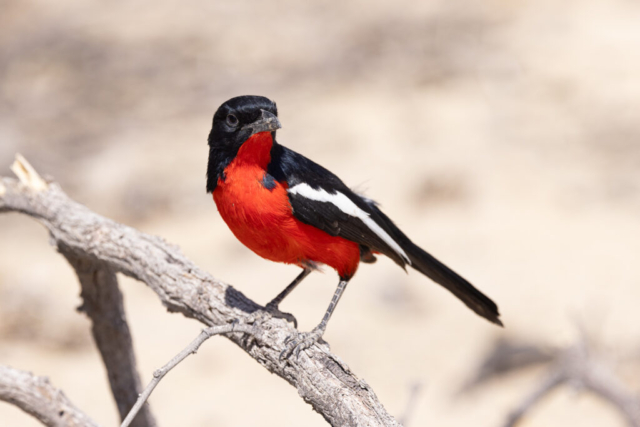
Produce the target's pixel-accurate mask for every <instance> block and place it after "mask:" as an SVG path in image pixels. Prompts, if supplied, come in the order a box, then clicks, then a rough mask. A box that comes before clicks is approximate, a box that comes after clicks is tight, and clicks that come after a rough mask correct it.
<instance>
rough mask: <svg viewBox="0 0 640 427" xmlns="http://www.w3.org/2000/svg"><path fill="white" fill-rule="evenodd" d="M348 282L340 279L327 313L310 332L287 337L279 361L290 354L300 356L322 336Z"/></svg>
mask: <svg viewBox="0 0 640 427" xmlns="http://www.w3.org/2000/svg"><path fill="white" fill-rule="evenodd" d="M347 283H349V281H348V280H345V279H342V278H341V279H340V283H338V287H337V288H336V292H335V293H334V294H333V298H332V299H331V303H330V304H329V307H327V311H326V312H325V313H324V317H323V318H322V321H321V322H320V323H319V324H318V326H316V327H315V328H313V330H312V331H311V332H304V333H300V334H297V335H295V336H294V335H291V336H289V337H287V339H286V340H285V341H284V342H285V349H284V350H283V351H282V353H280V359H283V358H286V357H289V356H290V355H291V354H295V355H296V357H298V356H299V355H300V352H301V351H303V350H305V349H307V348H309V347H311V346H312V345H313V344H315V343H316V342H317V341H318V340H319V339H320V338H322V335H323V334H324V331H325V329H327V323H329V319H330V318H331V314H333V310H335V308H336V305H337V304H338V301H340V297H341V296H342V294H343V293H344V290H345V288H346V287H347Z"/></svg>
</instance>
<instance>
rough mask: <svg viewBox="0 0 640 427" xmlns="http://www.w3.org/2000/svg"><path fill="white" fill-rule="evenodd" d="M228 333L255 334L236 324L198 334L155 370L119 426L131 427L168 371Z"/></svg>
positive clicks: (252, 329) (216, 327)
mask: <svg viewBox="0 0 640 427" xmlns="http://www.w3.org/2000/svg"><path fill="white" fill-rule="evenodd" d="M230 332H244V333H245V334H251V335H252V336H253V335H254V333H255V330H254V328H252V327H250V326H247V325H238V324H236V323H232V324H230V325H222V326H212V327H210V328H207V329H205V330H203V331H202V332H200V334H199V335H198V337H197V338H196V339H195V340H193V341H191V343H190V344H189V345H188V346H186V347H185V348H184V350H182V351H181V352H180V353H178V354H177V355H176V356H175V357H173V358H172V359H171V360H170V361H169V362H167V364H166V365H164V366H163V367H162V368H160V369H158V370H156V371H155V372H154V373H153V379H152V380H151V382H149V385H147V387H146V388H145V389H144V391H143V392H142V393H141V394H140V396H139V397H138V401H137V402H136V404H135V405H134V406H133V408H131V412H129V414H128V415H127V417H126V418H125V419H124V421H122V424H121V425H120V427H129V426H130V425H133V424H132V422H133V421H134V420H135V419H136V415H137V414H138V412H139V411H140V408H142V406H143V405H144V403H145V402H146V401H147V399H149V396H151V393H152V392H153V389H155V388H156V386H157V385H158V384H159V383H160V381H161V380H162V378H164V376H165V375H167V373H169V371H170V370H172V369H173V368H175V367H176V366H177V365H178V364H179V363H180V362H182V361H183V360H184V359H186V358H187V356H189V355H190V354H194V353H195V352H196V351H198V349H199V348H200V346H201V345H202V343H203V342H205V341H206V340H208V339H209V338H211V337H212V336H214V335H219V334H228V333H230Z"/></svg>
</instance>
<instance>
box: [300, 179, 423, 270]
mask: <svg viewBox="0 0 640 427" xmlns="http://www.w3.org/2000/svg"><path fill="white" fill-rule="evenodd" d="M288 191H289V193H292V194H298V195H300V196H302V197H306V198H307V199H310V200H315V201H316V202H328V203H331V204H333V205H334V206H335V207H337V208H338V209H340V210H341V211H342V212H344V213H346V214H347V215H349V216H352V217H355V218H358V219H360V220H361V221H362V222H363V223H364V224H365V225H366V226H367V227H369V229H370V230H371V231H373V232H374V233H375V234H376V235H377V236H378V237H380V238H381V239H382V240H383V241H384V242H385V243H386V244H387V245H389V247H391V249H393V250H394V251H395V252H396V253H397V254H398V255H400V256H401V257H402V258H403V259H404V260H405V262H406V263H407V264H409V265H411V260H410V259H409V257H408V256H407V254H406V253H405V252H404V251H403V250H402V248H401V247H400V245H398V244H397V243H396V241H395V240H393V239H392V238H391V236H389V234H387V232H386V231H384V230H383V229H382V227H380V226H379V225H378V224H377V223H376V222H375V221H374V220H372V219H371V217H370V216H369V214H368V213H367V212H365V211H363V210H362V209H360V208H359V207H358V206H357V205H356V204H355V203H353V202H352V201H351V199H349V198H348V197H347V196H345V195H344V194H342V193H340V192H339V191H336V193H335V194H330V193H328V192H327V191H326V190H324V189H322V188H319V189H317V190H316V189H314V188H312V187H311V186H310V185H309V184H305V183H302V184H298V185H295V186H293V187H291V188H290V189H289V190H288Z"/></svg>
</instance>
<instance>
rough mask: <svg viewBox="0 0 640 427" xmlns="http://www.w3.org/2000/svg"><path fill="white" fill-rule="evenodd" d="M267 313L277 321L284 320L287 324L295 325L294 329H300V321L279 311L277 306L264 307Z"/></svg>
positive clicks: (289, 314)
mask: <svg viewBox="0 0 640 427" xmlns="http://www.w3.org/2000/svg"><path fill="white" fill-rule="evenodd" d="M264 308H265V311H266V312H267V313H269V314H270V315H271V316H272V317H275V318H277V319H284V320H286V321H287V322H290V323H293V327H294V328H296V329H298V320H297V319H296V318H295V317H294V316H293V314H291V313H285V312H282V311H280V310H279V309H278V306H277V305H275V304H267V305H265V306H264Z"/></svg>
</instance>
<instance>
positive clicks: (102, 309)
mask: <svg viewBox="0 0 640 427" xmlns="http://www.w3.org/2000/svg"><path fill="white" fill-rule="evenodd" d="M63 255H64V256H65V257H66V258H67V261H69V264H71V266H73V268H74V269H75V271H76V274H77V276H78V279H79V281H80V286H81V288H82V293H81V296H82V299H83V303H82V305H81V306H80V307H79V308H78V310H79V311H83V312H85V313H86V314H87V316H89V318H90V319H91V333H92V334H93V339H94V341H95V342H96V345H97V347H98V350H99V351H100V355H101V356H102V361H103V362H104V365H105V368H106V369H107V376H108V378H109V385H110V386H111V392H112V394H113V397H114V399H115V400H116V405H117V407H118V412H119V413H120V419H121V420H123V419H124V418H125V416H126V415H127V413H128V412H129V410H130V409H131V407H132V406H133V405H134V403H135V402H136V400H137V399H138V395H139V393H140V391H142V384H141V382H140V376H139V375H138V370H137V368H136V358H135V354H134V352H133V340H132V339H131V332H130V331H129V326H128V324H127V320H126V316H125V312H124V306H123V301H122V293H120V289H119V288H118V278H117V277H116V273H115V271H113V270H112V269H111V268H110V267H109V266H108V265H106V264H104V263H100V262H97V261H95V260H92V259H89V258H80V257H77V256H75V255H74V254H72V253H69V254H67V253H66V252H63ZM131 425H132V427H155V426H156V421H155V419H154V418H153V415H152V414H151V410H150V408H149V405H144V407H143V408H142V411H141V412H140V415H139V416H138V417H137V418H136V420H135V421H134V422H133V423H132V424H131Z"/></svg>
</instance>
